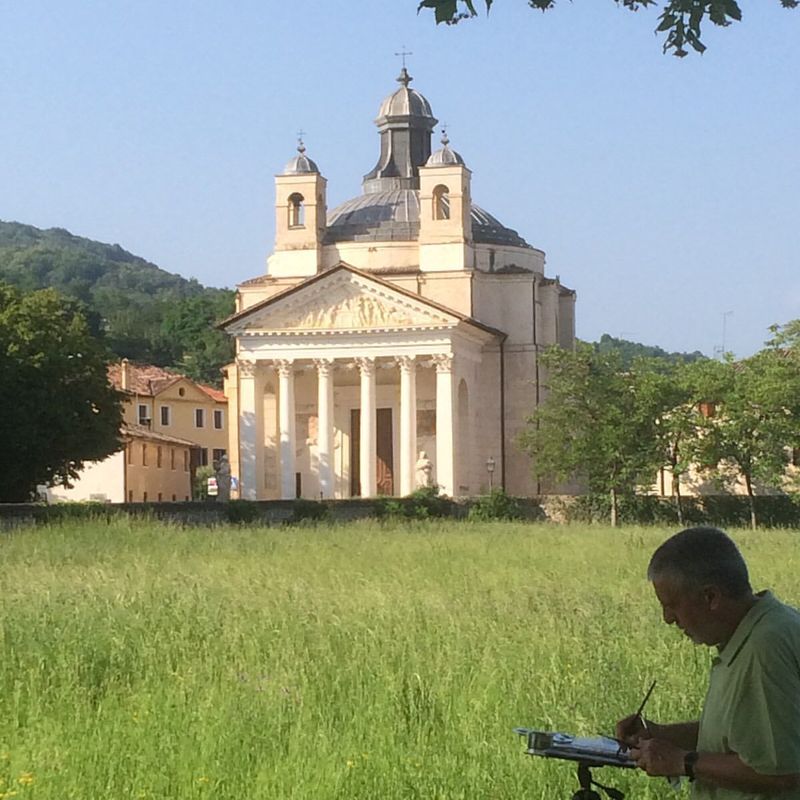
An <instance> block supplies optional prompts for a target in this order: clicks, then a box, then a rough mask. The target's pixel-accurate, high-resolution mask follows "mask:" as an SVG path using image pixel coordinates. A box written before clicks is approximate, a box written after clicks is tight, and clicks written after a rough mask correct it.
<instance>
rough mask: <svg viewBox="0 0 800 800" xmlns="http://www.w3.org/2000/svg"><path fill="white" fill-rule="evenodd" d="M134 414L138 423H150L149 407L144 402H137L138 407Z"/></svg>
mask: <svg viewBox="0 0 800 800" xmlns="http://www.w3.org/2000/svg"><path fill="white" fill-rule="evenodd" d="M136 416H137V419H138V420H139V424H140V425H149V424H150V409H149V408H148V407H147V406H146V405H145V404H144V403H139V409H138V412H137V415H136Z"/></svg>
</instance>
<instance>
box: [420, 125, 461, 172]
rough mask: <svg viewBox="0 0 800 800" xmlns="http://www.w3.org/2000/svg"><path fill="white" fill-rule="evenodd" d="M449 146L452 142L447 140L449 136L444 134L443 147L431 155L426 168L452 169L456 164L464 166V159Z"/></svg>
mask: <svg viewBox="0 0 800 800" xmlns="http://www.w3.org/2000/svg"><path fill="white" fill-rule="evenodd" d="M449 145H450V140H449V139H448V138H447V134H446V133H444V132H442V146H441V147H440V148H439V149H438V150H437V151H436V152H435V153H432V154H431V157H430V158H429V159H428V161H427V163H426V164H425V166H426V167H452V166H454V165H455V164H461V165H462V166H464V159H463V158H461V155H460V154H459V153H456V151H455V150H451V149H450V147H449Z"/></svg>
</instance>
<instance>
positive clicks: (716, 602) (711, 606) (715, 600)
mask: <svg viewBox="0 0 800 800" xmlns="http://www.w3.org/2000/svg"><path fill="white" fill-rule="evenodd" d="M701 594H702V597H703V600H704V601H705V603H706V606H707V607H708V610H709V611H716V610H717V609H718V608H719V606H720V603H721V602H722V598H723V594H722V591H721V590H720V588H719V586H715V585H714V584H713V583H711V584H709V585H708V586H704V587H703V588H702V590H701Z"/></svg>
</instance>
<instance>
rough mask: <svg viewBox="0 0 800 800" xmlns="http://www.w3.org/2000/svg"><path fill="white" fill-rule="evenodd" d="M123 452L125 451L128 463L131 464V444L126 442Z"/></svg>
mask: <svg viewBox="0 0 800 800" xmlns="http://www.w3.org/2000/svg"><path fill="white" fill-rule="evenodd" d="M125 450H127V456H128V463H129V464H133V442H128V444H127V445H126V446H125Z"/></svg>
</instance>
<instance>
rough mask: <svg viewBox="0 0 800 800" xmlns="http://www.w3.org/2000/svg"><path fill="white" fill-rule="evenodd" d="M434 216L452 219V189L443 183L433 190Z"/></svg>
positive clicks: (435, 217)
mask: <svg viewBox="0 0 800 800" xmlns="http://www.w3.org/2000/svg"><path fill="white" fill-rule="evenodd" d="M433 218H434V219H450V190H449V189H448V188H447V187H446V186H444V185H443V184H441V183H440V184H439V185H438V186H437V187H436V188H435V189H434V190H433Z"/></svg>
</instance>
